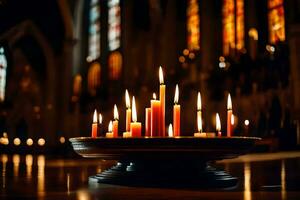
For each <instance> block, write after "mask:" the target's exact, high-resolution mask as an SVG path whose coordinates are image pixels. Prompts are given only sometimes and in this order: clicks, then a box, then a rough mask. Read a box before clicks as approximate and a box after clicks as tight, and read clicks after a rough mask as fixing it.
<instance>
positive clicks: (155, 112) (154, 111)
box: [150, 93, 161, 137]
mask: <svg viewBox="0 0 300 200" xmlns="http://www.w3.org/2000/svg"><path fill="white" fill-rule="evenodd" d="M160 105H161V103H160V101H158V100H156V94H155V93H153V99H152V100H151V130H150V131H151V136H152V137H153V136H159V125H160V124H159V122H160V117H161V112H160V108H161V106H160Z"/></svg>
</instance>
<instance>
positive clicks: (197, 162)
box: [70, 137, 260, 189]
mask: <svg viewBox="0 0 300 200" xmlns="http://www.w3.org/2000/svg"><path fill="white" fill-rule="evenodd" d="M257 140H260V138H255V137H213V138H195V137H174V138H173V137H151V138H147V137H141V138H90V137H78V138H71V139H70V142H71V143H72V146H73V148H74V150H75V151H76V152H77V153H78V154H79V155H81V156H83V157H86V158H99V159H106V160H118V163H117V165H115V166H113V167H111V168H110V169H108V170H106V171H104V172H102V173H100V174H97V175H94V176H91V177H89V181H90V182H97V183H105V184H115V185H126V186H142V187H165V188H197V189H198V188H199V189H216V188H219V189H232V188H235V187H236V186H237V184H238V179H237V178H235V177H232V176H230V175H229V174H228V173H226V172H225V171H222V170H217V169H215V168H213V167H211V166H210V165H209V163H210V162H212V161H216V160H221V159H226V158H234V157H237V156H239V155H242V154H245V153H247V152H249V150H250V149H251V147H253V146H254V144H255V141H257Z"/></svg>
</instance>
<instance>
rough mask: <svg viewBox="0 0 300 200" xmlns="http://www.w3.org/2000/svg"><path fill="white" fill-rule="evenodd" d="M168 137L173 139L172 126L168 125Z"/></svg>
mask: <svg viewBox="0 0 300 200" xmlns="http://www.w3.org/2000/svg"><path fill="white" fill-rule="evenodd" d="M168 136H169V137H173V127H172V124H170V125H169V130H168Z"/></svg>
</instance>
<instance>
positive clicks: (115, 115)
mask: <svg viewBox="0 0 300 200" xmlns="http://www.w3.org/2000/svg"><path fill="white" fill-rule="evenodd" d="M114 119H115V120H118V119H119V113H118V108H117V105H116V104H115V105H114Z"/></svg>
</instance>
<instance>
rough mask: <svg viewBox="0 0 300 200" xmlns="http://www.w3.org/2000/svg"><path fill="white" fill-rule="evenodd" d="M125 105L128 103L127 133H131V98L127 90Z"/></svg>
mask: <svg viewBox="0 0 300 200" xmlns="http://www.w3.org/2000/svg"><path fill="white" fill-rule="evenodd" d="M125 103H126V132H129V131H130V123H131V109H130V97H129V93H128V91H127V90H126V91H125Z"/></svg>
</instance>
